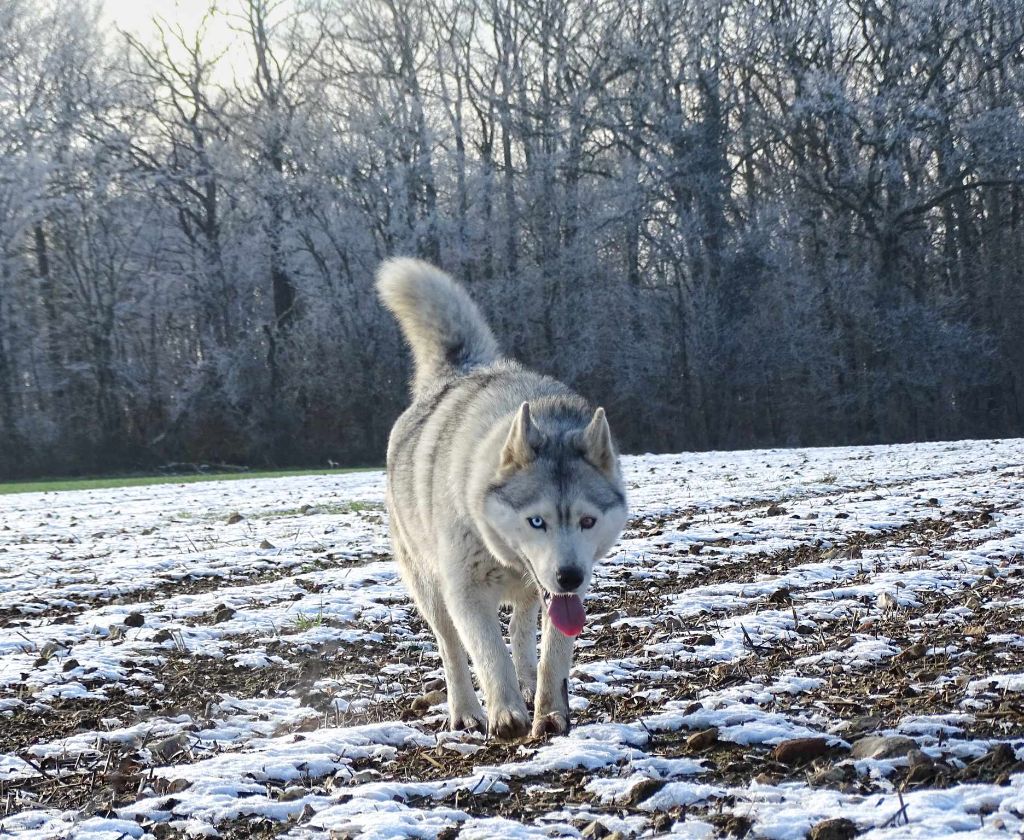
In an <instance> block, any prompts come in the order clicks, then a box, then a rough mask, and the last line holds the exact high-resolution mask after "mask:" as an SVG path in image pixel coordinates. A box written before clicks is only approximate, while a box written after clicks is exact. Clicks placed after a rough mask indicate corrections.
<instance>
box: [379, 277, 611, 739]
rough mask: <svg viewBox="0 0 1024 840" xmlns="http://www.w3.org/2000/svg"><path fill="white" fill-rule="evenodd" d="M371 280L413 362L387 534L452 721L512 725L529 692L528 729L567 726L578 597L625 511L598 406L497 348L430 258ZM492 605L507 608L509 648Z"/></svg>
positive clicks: (501, 730)
mask: <svg viewBox="0 0 1024 840" xmlns="http://www.w3.org/2000/svg"><path fill="white" fill-rule="evenodd" d="M377 290H378V292H379V294H380V297H381V299H382V301H383V302H384V305H385V306H386V307H387V308H388V309H390V310H391V312H392V313H394V315H395V317H397V319H398V322H399V324H400V325H401V328H402V332H403V333H404V335H405V339H406V341H407V342H408V343H409V345H410V347H411V348H412V354H413V360H414V364H415V376H414V379H413V383H412V405H410V406H409V408H408V409H407V410H406V411H405V413H404V414H402V416H401V417H399V418H398V421H397V422H396V423H395V426H394V428H393V429H392V430H391V438H390V440H389V442H388V491H387V506H388V511H389V514H390V521H391V538H392V543H393V545H394V551H395V556H396V557H397V559H398V563H399V568H400V569H401V573H402V577H403V579H404V581H405V582H406V584H407V585H408V587H409V589H410V590H411V591H412V595H413V598H414V599H415V601H416V605H417V606H418V607H419V610H420V612H421V613H422V614H423V617H424V618H425V619H426V620H427V622H428V623H429V624H430V627H431V629H432V630H433V631H434V635H435V636H436V637H437V643H438V647H439V648H440V653H441V660H442V662H443V664H444V670H445V677H446V680H447V684H448V708H449V712H450V721H451V727H452V729H474V728H478V727H486V730H487V732H488V733H489V734H490V735H492V736H495V737H498V738H517V737H521V736H523V735H525V734H526V733H527V732H528V731H530V729H531V726H530V718H529V713H528V711H527V703H526V700H527V698H533V701H534V715H533V726H532V732H533V735H534V736H538V737H539V736H541V735H543V734H547V733H555V734H557V733H561V732H565V731H567V730H568V728H569V696H568V677H569V669H570V667H571V665H572V647H573V637H575V636H576V635H578V634H579V633H580V632H581V631H582V629H583V624H584V621H585V619H586V615H585V613H584V609H583V602H582V600H581V598H582V596H583V595H584V594H585V593H586V592H587V589H588V588H589V587H590V578H591V574H592V572H593V568H594V563H595V562H596V561H597V560H598V559H599V558H601V557H602V556H604V555H605V554H606V553H607V552H608V550H609V549H610V548H611V547H612V544H613V543H614V542H615V540H616V539H617V538H618V536H619V534H620V532H621V531H622V528H623V526H624V525H625V522H626V499H625V493H624V488H623V484H622V476H621V473H620V470H619V462H618V454H617V452H616V448H615V444H614V442H613V441H612V435H611V431H610V430H609V428H608V421H607V420H606V419H605V413H604V410H603V409H601V408H598V409H596V410H595V409H593V408H591V407H590V406H588V405H587V403H586V402H585V401H584V400H583V399H582V398H581V397H580V396H578V395H577V394H575V393H573V391H571V390H570V389H569V388H567V387H566V386H565V385H563V384H562V383H560V382H557V381H556V380H554V379H551V378H550V377H547V376H541V375H540V374H537V373H533V372H532V371H529V370H525V369H523V368H522V367H521V366H520V365H519V364H518V363H516V362H514V361H511V360H508V359H505V358H503V357H502V355H501V353H500V351H499V349H498V343H497V341H496V340H495V338H494V335H493V334H492V332H491V330H490V328H489V327H488V326H487V322H486V321H485V320H484V318H483V316H482V315H481V313H480V310H479V309H478V308H477V306H476V304H475V303H474V302H473V301H472V299H471V298H470V297H469V295H468V294H467V293H466V291H465V289H463V288H462V287H461V286H460V285H458V284H457V283H456V282H455V281H454V280H452V278H451V277H449V276H448V275H447V274H445V273H444V272H442V271H441V270H439V269H437V268H435V267H434V266H432V265H429V264H428V263H425V262H421V261H419V260H413V259H404V258H403V259H392V260H389V261H387V262H385V263H384V264H383V265H381V267H380V270H379V271H378V274H377ZM542 600H543V602H544V604H545V606H546V609H545V614H544V619H543V634H542V640H541V651H540V667H539V674H538V665H537V614H538V612H539V610H540V606H541V601H542ZM502 604H510V605H511V606H512V617H511V620H510V623H509V635H510V637H511V648H512V654H511V656H509V650H508V648H507V647H506V646H505V641H504V639H503V638H502V632H501V624H500V622H499V618H498V607H499V605H502ZM467 651H468V652H469V655H470V657H471V658H472V660H473V664H474V666H475V667H476V672H477V677H478V679H479V682H480V686H481V688H482V689H483V692H484V697H485V700H486V703H487V714H486V716H485V714H484V711H483V709H482V707H481V706H480V701H479V700H478V699H477V696H476V692H475V691H474V689H473V682H472V679H471V677H470V672H469V666H468V664H467V661H466V652H467Z"/></svg>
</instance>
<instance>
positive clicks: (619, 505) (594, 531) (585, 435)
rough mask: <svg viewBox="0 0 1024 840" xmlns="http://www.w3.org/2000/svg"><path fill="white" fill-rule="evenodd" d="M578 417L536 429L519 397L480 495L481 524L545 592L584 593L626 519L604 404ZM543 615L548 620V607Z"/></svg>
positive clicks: (621, 488) (564, 604)
mask: <svg viewBox="0 0 1024 840" xmlns="http://www.w3.org/2000/svg"><path fill="white" fill-rule="evenodd" d="M582 423H585V424H586V425H585V426H584V425H581V424H580V422H576V423H575V424H574V423H571V422H567V421H566V419H565V418H564V417H563V418H558V419H556V420H553V421H552V422H550V423H546V424H544V428H542V427H541V426H538V424H537V423H536V422H535V421H534V418H533V417H532V416H531V412H530V405H529V403H523V404H522V406H520V408H519V410H518V411H517V412H516V413H515V415H514V417H513V419H512V423H511V427H510V428H509V432H508V436H507V437H506V439H505V444H504V446H503V447H502V451H501V459H500V465H499V467H498V473H497V475H496V476H495V477H494V480H493V481H492V482H491V484H490V486H489V487H488V492H487V495H486V498H485V500H484V508H483V512H484V517H485V518H486V520H487V524H488V525H489V526H490V528H491V529H493V531H494V532H496V533H497V534H498V535H500V538H501V539H502V541H503V542H505V543H506V544H507V545H508V546H509V548H511V549H512V551H514V552H515V554H516V555H517V556H518V557H519V558H521V559H522V560H523V562H524V563H525V564H526V565H527V567H528V570H529V571H530V573H531V574H532V575H533V577H534V578H535V580H536V583H537V584H538V586H540V588H541V589H542V590H543V592H544V594H545V596H548V598H546V599H549V598H550V597H554V596H570V597H571V596H580V595H583V594H584V593H586V591H587V589H588V588H589V587H590V580H591V575H592V573H593V569H594V564H595V563H596V562H597V561H598V560H599V559H600V558H601V557H603V556H604V555H605V554H607V553H608V551H609V550H610V549H611V547H612V545H613V544H614V542H615V540H616V539H617V538H618V536H619V534H620V533H621V532H622V529H623V527H624V526H625V524H626V499H625V493H624V488H623V484H622V476H621V474H620V470H619V463H618V455H617V453H616V450H615V445H614V443H613V441H612V435H611V430H610V429H609V427H608V420H607V419H606V417H605V413H604V409H601V408H598V409H597V410H596V411H595V412H594V414H593V417H592V418H591V419H590V421H589V423H587V422H586V420H585V419H584V420H583V421H582ZM549 603H550V601H549ZM567 605H568V606H571V607H572V608H573V609H575V604H573V603H571V602H565V603H563V604H561V606H562V607H564V606H567ZM579 609H580V611H582V606H580V607H579ZM549 615H552V618H553V619H554V615H553V614H552V613H551V611H550V609H549ZM556 623H557V622H556ZM572 623H573V622H569V624H570V625H571V624H572ZM579 623H580V627H582V619H579ZM576 632H579V631H578V630H577V631H576Z"/></svg>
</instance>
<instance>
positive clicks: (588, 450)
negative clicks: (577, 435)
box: [583, 408, 615, 474]
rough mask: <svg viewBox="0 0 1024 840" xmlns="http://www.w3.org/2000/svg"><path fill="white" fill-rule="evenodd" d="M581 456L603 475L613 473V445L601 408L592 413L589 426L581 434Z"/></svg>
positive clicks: (606, 420) (610, 431)
mask: <svg viewBox="0 0 1024 840" xmlns="http://www.w3.org/2000/svg"><path fill="white" fill-rule="evenodd" d="M583 456H584V457H585V458H586V459H587V460H588V461H590V463H591V464H593V465H594V466H595V467H597V468H598V469H599V470H601V472H603V473H608V474H611V473H613V472H614V471H615V445H614V444H613V443H612V430H611V429H610V428H608V418H607V417H605V416H604V409H603V408H598V409H597V411H595V412H594V416H593V418H592V419H591V421H590V425H588V426H587V428H586V430H585V431H584V432H583Z"/></svg>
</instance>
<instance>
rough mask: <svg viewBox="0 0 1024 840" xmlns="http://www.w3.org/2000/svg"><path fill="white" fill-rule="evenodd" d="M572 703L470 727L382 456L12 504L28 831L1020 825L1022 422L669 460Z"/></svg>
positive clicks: (5, 745) (146, 833)
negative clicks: (556, 713) (448, 687)
mask: <svg viewBox="0 0 1024 840" xmlns="http://www.w3.org/2000/svg"><path fill="white" fill-rule="evenodd" d="M626 470H627V483H628V486H629V488H630V503H631V508H632V515H633V518H632V521H631V523H630V526H629V528H628V530H627V532H626V534H625V535H624V537H623V539H622V540H621V542H620V544H619V546H618V547H617V548H616V550H615V552H614V553H613V555H612V556H611V557H609V558H608V559H607V560H606V561H605V562H604V564H603V566H602V567H600V569H599V572H598V574H597V576H596V586H595V590H594V591H593V592H592V593H591V595H590V597H589V598H588V599H587V607H588V613H589V620H588V623H587V627H586V629H585V630H584V633H583V635H582V636H581V637H580V640H579V643H578V647H577V665H576V668H575V670H574V672H573V680H572V686H571V692H572V697H573V700H572V703H573V708H574V715H575V719H574V729H573V730H572V732H571V733H570V734H569V735H568V736H566V737H559V738H553V739H551V740H549V741H546V742H530V741H524V742H520V743H515V744H503V743H495V742H488V741H485V740H484V739H483V738H482V736H479V735H475V734H474V735H470V734H465V733H449V732H447V731H445V728H444V721H445V705H444V694H443V683H442V682H441V676H442V674H441V670H440V662H439V660H438V657H437V654H436V650H435V646H434V642H433V639H432V638H431V636H430V634H429V633H428V632H427V631H426V630H425V627H424V625H423V624H422V622H421V621H420V620H419V618H418V616H417V615H416V613H415V611H414V609H413V608H412V607H411V605H410V603H409V600H408V598H407V596H406V592H405V589H404V588H403V586H402V584H401V582H400V581H399V579H398V577H397V574H396V569H395V565H394V563H393V562H392V561H391V559H390V556H389V553H388V545H387V529H386V523H385V514H384V512H383V509H382V499H383V477H382V475H381V474H379V473H357V474H351V475H332V476H324V477H301V478H281V479H263V480H251V481H232V482H213V483H207V484H189V485H165V486H155V487H135V488H124V489H116V490H96V491H76V492H64V493H48V494H22V495H14V496H4V497H0V794H2V800H3V807H2V810H0V828H2V831H0V834H3V835H5V836H6V834H15V835H20V836H25V837H40V838H53V837H80V838H86V837H88V838H111V840H113V838H128V837H132V838H165V837H185V836H222V837H234V838H248V837H254V838H261V837H272V836H283V837H288V838H296V839H297V840H298V839H300V838H314V837H331V838H355V837H365V838H399V837H417V838H445V839H446V840H450V838H454V837H459V838H465V840H470V838H479V840H484V839H485V838H486V839H487V840H490V838H520V837H523V838H525V837H530V838H533V837H537V838H540V837H545V838H547V837H581V836H582V837H595V838H596V837H609V836H614V837H630V836H640V837H651V836H671V837H683V838H706V837H719V836H737V837H741V836H747V837H752V838H753V837H756V838H779V839H780V840H781V839H782V838H787V840H788V838H794V840H795V839H796V838H804V837H808V836H810V837H811V838H814V840H844V838H848V837H852V836H854V833H855V832H856V836H858V837H865V838H911V837H913V838H933V837H942V836H947V835H956V834H958V833H959V835H960V836H963V837H972V838H975V837H977V838H988V837H991V838H1006V837H1019V836H1020V834H1021V832H1022V830H1024V762H1022V759H1024V625H1022V619H1024V441H1019V440H1018V441H1001V442H996V441H979V442H965V443H955V444H945V443H943V444H926V445H912V446H897V447H874V448H858V449H818V450H772V451H760V452H741V453H712V454H698V455H676V456H657V457H653V456H648V457H640V458H630V459H627V461H626Z"/></svg>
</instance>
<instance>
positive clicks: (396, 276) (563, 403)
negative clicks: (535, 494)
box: [377, 258, 591, 548]
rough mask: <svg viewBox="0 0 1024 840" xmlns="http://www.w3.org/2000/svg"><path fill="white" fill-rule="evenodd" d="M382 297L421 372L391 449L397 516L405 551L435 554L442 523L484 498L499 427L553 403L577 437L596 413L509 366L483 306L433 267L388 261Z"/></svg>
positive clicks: (548, 381) (545, 380) (558, 387)
mask: <svg viewBox="0 0 1024 840" xmlns="http://www.w3.org/2000/svg"><path fill="white" fill-rule="evenodd" d="M377 289H378V292H379V294H380V297H381V300H382V301H383V303H384V305H385V306H386V307H387V308H388V309H389V310H390V311H391V312H392V313H394V315H395V317H396V318H397V319H398V323H399V325H400V327H401V329H402V333H403V335H404V336H405V339H406V342H407V343H408V344H409V346H410V348H411V350H412V356H413V365H414V369H415V373H414V378H413V382H412V389H411V390H412V398H413V399H412V404H411V405H410V406H409V408H408V409H407V410H406V411H405V413H403V414H402V416H401V417H400V418H399V419H398V421H397V422H396V423H395V426H394V428H393V429H392V431H391V437H390V440H389V442H388V480H389V493H390V494H391V497H392V499H393V501H394V502H395V503H394V504H392V505H391V507H392V516H393V517H397V518H398V520H399V521H398V522H397V523H395V525H396V526H397V527H396V531H397V534H398V535H399V536H401V537H402V538H403V540H404V541H405V542H406V543H407V544H409V543H415V544H418V545H419V546H420V547H421V548H422V547H428V546H429V545H430V544H432V543H433V542H434V540H435V539H436V526H437V522H436V521H435V520H437V519H438V518H440V519H442V520H443V521H447V520H449V519H450V518H451V517H452V516H453V515H454V516H459V515H468V513H469V510H468V509H469V508H470V507H472V496H473V494H474V492H475V491H478V490H482V488H479V487H477V486H476V485H477V484H478V483H479V482H474V480H473V478H474V476H473V474H472V469H473V467H474V465H476V464H479V463H480V458H479V452H480V450H481V448H482V444H484V442H485V441H484V439H485V438H486V436H487V435H488V433H490V432H492V430H493V429H494V426H495V423H496V421H498V420H499V419H500V418H502V417H504V416H505V415H508V414H509V413H510V412H513V411H515V409H516V408H517V407H518V406H519V405H520V404H521V403H523V402H525V401H527V400H529V401H531V402H532V403H533V404H534V405H535V406H536V407H537V409H538V411H535V414H541V415H543V414H544V412H543V408H544V406H545V405H547V404H549V403H552V401H554V402H555V403H557V405H552V406H551V407H552V408H557V409H558V411H557V412H556V414H557V415H558V416H560V417H561V418H562V420H563V422H565V423H567V425H568V426H571V427H573V428H576V427H579V426H580V425H581V424H582V425H586V422H587V421H588V420H589V418H590V413H591V409H590V408H589V406H588V405H587V403H586V402H585V401H584V400H583V399H582V398H581V397H579V396H577V395H576V394H575V393H573V392H572V391H571V390H570V389H569V388H567V387H566V386H565V385H563V384H562V383H560V382H558V381H557V380H554V379H552V378H550V377H547V376H541V375H540V374H537V373H534V372H532V371H529V370H526V369H524V368H523V367H521V366H520V365H519V364H518V363H516V362H514V361H511V360H508V359H505V358H503V357H502V356H501V353H500V351H499V348H498V342H497V340H496V339H495V337H494V334H493V333H492V332H491V329H490V327H489V326H488V325H487V321H486V320H485V319H484V317H483V314H482V313H481V312H480V309H479V307H478V306H477V305H476V303H475V302H474V301H473V300H472V299H471V298H470V297H469V295H468V294H467V293H466V291H465V289H463V287H462V286H460V285H459V284H457V283H456V282H454V281H453V280H452V279H451V278H450V277H449V276H448V275H447V274H445V273H444V272H442V271H441V270H439V269H437V268H435V267H434V266H432V265H430V264H429V263H425V262H422V261H420V260H415V259H409V258H397V259H392V260H388V261H387V262H385V263H384V264H383V265H382V266H381V268H380V270H379V271H378V274H377ZM554 417H555V414H553V415H552V419H554ZM500 443H501V441H500V440H497V441H495V442H494V444H495V446H497V447H500ZM484 448H486V447H484ZM490 448H494V447H490ZM424 543H426V545H424Z"/></svg>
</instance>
